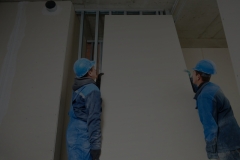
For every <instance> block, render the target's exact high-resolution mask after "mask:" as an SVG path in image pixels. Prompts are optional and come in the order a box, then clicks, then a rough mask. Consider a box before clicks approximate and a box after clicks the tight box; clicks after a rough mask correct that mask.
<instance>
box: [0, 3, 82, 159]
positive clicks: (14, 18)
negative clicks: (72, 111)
mask: <svg viewBox="0 0 240 160" xmlns="http://www.w3.org/2000/svg"><path fill="white" fill-rule="evenodd" d="M56 4H57V10H56V12H48V11H47V10H46V7H45V2H19V3H15V2H14V3H13V2H10V3H1V5H0V13H2V14H0V20H1V21H2V22H4V23H1V25H0V30H1V33H3V34H1V35H2V36H0V42H4V43H0V53H1V56H0V71H3V72H6V70H4V69H3V68H5V67H6V66H8V67H6V68H7V69H9V68H10V69H12V70H11V71H13V70H14V72H12V73H13V74H12V73H11V75H10V76H8V77H9V78H6V76H5V75H6V74H2V73H3V72H1V73H0V74H1V76H0V79H6V80H7V81H5V83H0V93H3V94H6V93H10V94H9V95H8V96H9V103H4V104H6V110H5V111H6V114H4V115H3V114H0V118H1V120H2V121H1V123H0V160H13V159H16V160H33V159H34V160H53V159H54V158H55V159H58V160H59V157H60V148H61V144H62V143H61V136H62V129H63V118H64V117H63V115H64V114H67V113H64V110H65V106H66V104H67V105H68V106H69V100H70V99H69V98H70V97H68V99H67V98H66V94H67V93H69V94H71V86H68V85H67V82H68V78H69V77H71V78H73V73H72V72H73V71H72V63H73V62H72V61H73V60H72V54H73V53H75V54H76V55H77V52H76V51H74V50H73V49H72V48H73V45H72V44H71V43H73V42H72V40H73V39H74V38H73V37H74V36H73V33H72V32H73V30H72V29H73V25H74V20H73V17H74V16H75V12H74V8H73V6H72V3H71V2H56ZM5 22H6V23H5ZM75 48H78V47H75ZM9 57H10V58H9ZM6 60H7V61H6ZM69 69H71V71H69ZM68 73H71V74H68ZM7 74H8V75H9V73H7ZM2 75H3V76H2ZM0 81H1V80H0ZM1 82H2V81H1ZM71 82H72V80H71ZM9 84H10V85H11V87H9V88H7V89H8V90H4V89H5V86H7V85H9ZM1 86H3V87H1ZM3 100H6V99H1V98H0V104H1V105H0V111H2V107H5V106H3V105H2V104H3V103H2V101H3ZM57 133H58V134H57ZM54 156H55V157H54Z"/></svg>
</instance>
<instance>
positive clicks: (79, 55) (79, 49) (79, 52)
mask: <svg viewBox="0 0 240 160" xmlns="http://www.w3.org/2000/svg"><path fill="white" fill-rule="evenodd" d="M80 23H81V24H80V34H79V47H78V59H79V58H81V57H82V46H83V45H82V43H83V27H84V25H83V23H84V11H81V22H80Z"/></svg>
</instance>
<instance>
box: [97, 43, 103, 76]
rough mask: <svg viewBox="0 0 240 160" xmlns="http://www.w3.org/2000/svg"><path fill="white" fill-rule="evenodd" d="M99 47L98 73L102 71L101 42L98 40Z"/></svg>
mask: <svg viewBox="0 0 240 160" xmlns="http://www.w3.org/2000/svg"><path fill="white" fill-rule="evenodd" d="M99 47H100V49H99V52H100V57H99V65H98V66H99V72H98V73H101V72H102V53H103V52H102V51H103V42H100V45H99Z"/></svg>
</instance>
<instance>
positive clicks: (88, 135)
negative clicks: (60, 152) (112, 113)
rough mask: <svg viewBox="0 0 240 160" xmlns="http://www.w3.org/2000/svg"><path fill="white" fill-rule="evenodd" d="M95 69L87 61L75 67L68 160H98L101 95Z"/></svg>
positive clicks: (67, 137) (80, 61)
mask: <svg viewBox="0 0 240 160" xmlns="http://www.w3.org/2000/svg"><path fill="white" fill-rule="evenodd" d="M94 65H95V62H94V61H90V60H88V59H86V58H81V59H79V60H77V61H76V62H75V63H74V67H73V69H74V72H75V74H76V78H75V81H74V85H73V87H72V89H73V94H72V103H71V107H70V111H69V113H68V114H69V117H70V120H69V124H68V128H67V135H66V139H67V153H68V160H99V156H100V153H101V112H102V107H101V94H100V90H99V87H97V86H96V83H95V80H96V78H97V74H96V70H95V68H94Z"/></svg>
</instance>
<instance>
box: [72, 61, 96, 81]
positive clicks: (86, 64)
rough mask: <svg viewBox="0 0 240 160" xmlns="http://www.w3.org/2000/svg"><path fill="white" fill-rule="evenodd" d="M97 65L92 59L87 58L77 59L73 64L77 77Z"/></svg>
mask: <svg viewBox="0 0 240 160" xmlns="http://www.w3.org/2000/svg"><path fill="white" fill-rule="evenodd" d="M94 65H95V62H94V61H90V60H88V59H86V58H81V59H79V60H77V61H76V62H75V63H74V65H73V70H74V73H75V74H76V76H77V77H82V76H84V75H85V74H86V73H87V72H88V71H89V70H90V69H91V68H92V67H93V66H94Z"/></svg>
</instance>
